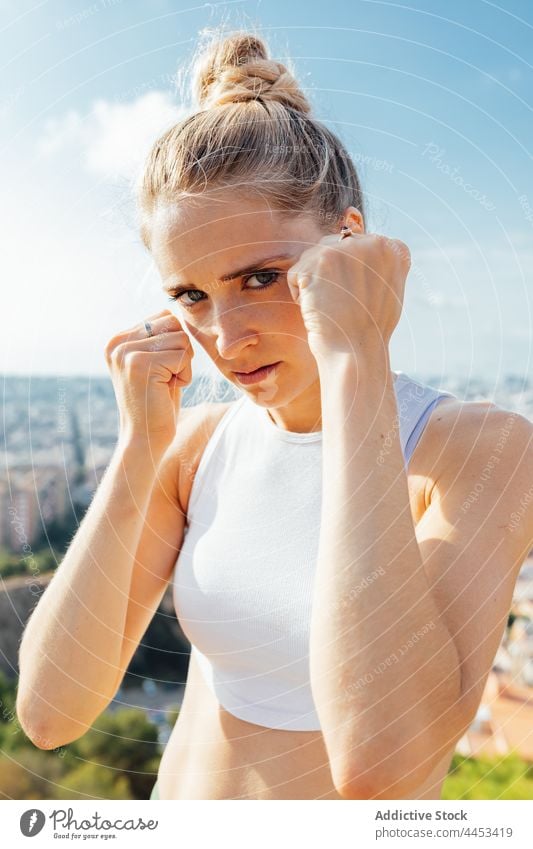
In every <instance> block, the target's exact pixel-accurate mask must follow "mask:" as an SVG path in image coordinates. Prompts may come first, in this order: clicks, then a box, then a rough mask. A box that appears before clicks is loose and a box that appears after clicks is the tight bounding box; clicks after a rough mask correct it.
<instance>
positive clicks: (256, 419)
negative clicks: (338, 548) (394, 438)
mask: <svg viewBox="0 0 533 849" xmlns="http://www.w3.org/2000/svg"><path fill="white" fill-rule="evenodd" d="M393 377H394V378H395V383H394V390H395V393H396V401H397V407H398V417H399V436H400V444H401V448H402V451H403V454H404V459H405V463H406V466H407V463H408V461H409V458H410V456H411V453H412V451H413V450H414V447H415V445H416V443H417V441H418V439H419V437H420V434H421V433H422V430H423V428H424V426H425V424H426V421H427V419H428V417H429V414H430V413H431V411H432V409H433V407H434V406H435V405H436V404H437V403H438V402H439V400H440V399H441V398H443V397H455V396H453V395H452V394H451V393H450V392H444V391H439V390H437V389H434V388H433V387H431V386H429V385H427V384H422V383H419V382H418V381H415V380H412V379H411V378H409V377H408V376H407V375H406V374H404V373H403V372H393ZM321 458H322V432H321V431H319V432H315V433H293V432H291V431H286V430H283V429H282V428H280V427H278V426H277V425H276V424H275V423H274V422H273V421H272V419H271V418H270V416H269V414H268V412H267V410H266V408H264V407H260V406H258V405H257V404H255V403H254V402H253V401H252V400H251V399H250V398H249V397H248V396H247V395H243V396H242V397H241V398H239V399H238V400H237V401H235V402H234V403H233V404H232V405H231V407H229V409H228V410H227V412H226V413H225V414H224V416H223V417H222V419H221V420H220V421H219V423H218V425H217V427H216V429H215V431H214V433H213V434H212V436H211V438H210V440H209V442H208V443H207V446H206V448H205V450H204V453H203V455H202V457H201V460H200V462H199V465H198V469H197V472H196V476H195V479H194V482H193V485H192V489H191V494H190V499H189V509H188V522H187V526H186V528H185V535H184V540H183V544H182V548H181V550H180V554H179V557H178V559H177V561H176V565H175V568H174V573H173V579H172V581H173V597H174V604H175V608H176V615H177V618H178V621H179V623H180V625H181V628H182V630H183V632H184V634H185V635H186V637H187V638H188V639H189V640H190V642H191V654H194V655H195V657H196V659H197V661H198V663H199V666H200V669H201V670H202V674H203V675H204V677H205V680H206V682H207V684H208V686H209V687H210V688H211V690H212V691H213V693H214V694H215V696H216V698H217V700H218V702H219V704H221V705H222V707H223V708H225V710H227V711H229V712H230V713H232V714H233V715H234V716H236V717H238V718H240V719H243V720H246V721H247V722H253V723H255V724H257V725H262V726H266V727H268V728H278V729H284V730H291V731H317V730H320V722H319V719H318V715H317V713H316V710H315V705H314V701H313V697H312V693H311V685H310V680H309V636H310V616H311V600H312V592H313V575H314V572H315V567H316V559H317V552H318V535H319V530H320V512H321V500H322V492H321V484H322V465H321Z"/></svg>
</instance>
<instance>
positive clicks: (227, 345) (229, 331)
mask: <svg viewBox="0 0 533 849" xmlns="http://www.w3.org/2000/svg"><path fill="white" fill-rule="evenodd" d="M254 316H255V318H257V312H256V311H255V310H253V309H246V307H243V306H242V305H241V306H239V307H234V308H231V307H230V308H229V309H226V310H224V311H221V312H218V313H217V314H216V316H215V318H214V321H213V324H212V333H213V335H214V336H215V338H216V343H215V344H216V349H217V351H218V353H219V356H220V357H222V358H223V359H225V360H231V359H236V358H238V357H239V356H240V353H241V351H242V350H243V349H244V348H247V347H248V346H249V345H257V344H258V342H259V339H260V336H261V332H260V330H259V328H258V323H257V321H255V319H254Z"/></svg>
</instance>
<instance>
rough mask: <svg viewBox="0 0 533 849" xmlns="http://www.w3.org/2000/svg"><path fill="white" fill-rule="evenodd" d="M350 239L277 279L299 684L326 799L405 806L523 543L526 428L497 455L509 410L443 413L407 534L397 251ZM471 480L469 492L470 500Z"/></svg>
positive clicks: (459, 701) (504, 598)
mask: <svg viewBox="0 0 533 849" xmlns="http://www.w3.org/2000/svg"><path fill="white" fill-rule="evenodd" d="M360 239H361V241H359V243H357V241H352V239H351V238H349V239H346V240H344V241H343V242H342V249H340V248H337V247H336V246H335V245H333V244H331V237H326V238H325V239H324V240H323V241H324V242H325V243H326V245H329V244H331V248H328V247H327V248H326V250H325V251H320V252H319V253H318V254H317V253H316V250H317V249H316V248H314V249H312V250H310V251H309V252H306V255H304V256H303V257H302V258H301V259H300V262H299V264H298V265H297V266H296V267H293V270H292V271H291V277H290V280H289V284H290V285H291V286H292V287H293V297H294V298H295V300H297V302H299V303H300V306H301V309H302V314H303V315H304V320H305V322H306V326H307V329H308V335H309V339H310V345H311V348H312V350H313V353H314V354H315V358H316V360H317V363H318V370H319V375H320V384H321V403H322V431H323V460H322V470H323V475H322V517H321V528H320V537H319V551H318V562H317V571H316V575H315V585H314V596H313V609H312V617H311V640H310V676H311V687H312V692H313V697H314V701H315V705H316V708H317V712H318V715H319V718H320V722H321V727H322V732H323V735H324V741H325V745H326V749H327V752H328V757H329V761H330V767H331V772H332V777H333V780H334V783H335V786H336V788H337V790H338V792H339V793H340V795H341V796H343V797H344V798H347V799H361V798H388V799H390V798H406V797H407V796H408V794H409V793H410V792H411V791H413V790H415V789H416V788H417V787H419V786H420V785H421V784H422V782H423V781H424V780H425V779H426V778H427V777H428V776H429V775H430V774H431V772H432V770H433V769H434V768H435V765H436V764H437V763H438V762H439V761H441V760H442V758H443V756H444V755H445V754H446V751H449V750H450V748H451V747H453V746H454V744H455V743H456V742H457V741H458V740H459V739H460V737H461V736H462V735H463V734H464V732H465V731H466V730H467V728H468V726H469V725H470V723H471V722H472V720H473V718H474V715H475V713H476V710H477V707H478V704H479V700H480V697H481V694H482V691H483V687H484V683H485V680H486V677H487V675H488V672H489V670H490V667H491V664H492V661H493V658H494V654H495V652H496V650H497V647H498V645H499V643H500V641H501V638H502V635H503V630H504V628H505V623H506V621H507V614H508V611H509V607H510V604H511V602H512V592H513V588H514V584H515V581H516V577H517V574H518V570H519V568H520V565H521V563H522V562H523V560H524V558H525V557H526V555H527V553H528V550H529V548H530V547H531V545H532V544H533V488H532V497H531V499H530V502H531V507H529V508H528V509H527V510H526V511H522V512H523V515H522V517H521V522H519V523H518V524H517V527H516V528H513V529H511V527H510V522H511V521H512V520H511V516H512V514H513V511H516V508H517V506H518V505H519V503H520V500H521V496H523V493H524V492H525V491H526V490H527V486H530V487H531V484H532V483H533V436H532V434H533V426H532V425H531V423H530V422H528V420H526V419H525V418H523V417H521V416H513V426H512V428H511V430H512V434H511V435H510V436H509V437H508V438H507V439H505V440H504V444H503V446H502V447H501V450H500V451H499V453H498V451H497V447H496V446H497V444H498V439H499V434H500V431H502V430H503V429H504V420H505V421H507V420H508V418H509V414H508V413H507V412H506V411H503V410H499V409H498V408H497V407H495V406H494V405H488V406H489V408H490V409H489V410H487V405H483V404H478V405H472V404H470V405H468V404H466V405H461V404H460V403H458V405H457V406H458V407H460V408H461V407H462V408H463V412H462V413H461V414H460V415H459V416H458V420H457V422H456V424H457V427H456V428H454V427H450V419H448V427H449V428H450V430H453V429H455V431H456V435H455V437H454V438H453V439H452V440H450V439H449V436H450V432H448V433H444V432H443V439H442V445H443V446H444V447H445V449H446V450H444V448H443V451H444V454H442V452H441V455H442V456H440V457H439V461H438V467H437V468H436V469H435V475H434V479H433V480H432V482H431V483H432V485H431V486H430V487H428V489H429V492H428V501H429V502H430V503H429V504H428V507H427V509H426V511H425V513H424V515H423V517H422V519H421V520H420V522H418V524H417V526H416V528H415V525H414V521H413V518H412V514H411V508H410V500H409V491H408V483H407V474H406V470H405V466H404V457H403V453H402V449H401V446H400V442H399V434H398V432H397V429H398V410H397V405H396V398H395V391H394V385H393V379H392V374H391V372H390V364H389V354H388V342H389V339H390V335H391V333H392V329H393V328H394V326H395V324H396V322H397V319H398V317H399V314H400V309H399V308H398V303H399V304H400V308H401V302H402V299H403V281H404V279H405V275H406V273H407V270H406V268H405V263H403V265H402V257H403V258H404V259H405V254H404V253H403V252H402V251H401V250H398V248H397V247H395V246H397V245H400V246H402V243H398V242H393V243H392V246H393V251H392V252H393V254H395V256H390V254H388V259H387V260H386V261H383V257H384V254H385V255H387V252H388V251H389V247H390V244H389V246H387V244H386V243H385V242H386V240H385V242H384V241H383V240H382V239H378V244H377V245H376V242H375V241H374V243H373V244H372V238H371V237H366V236H365V237H360ZM363 239H364V240H365V241H363ZM376 247H377V248H378V251H377V255H376V251H375V250H374V249H375V248H376ZM361 256H362V260H360V261H359V262H357V263H356V264H355V266H354V263H353V260H354V259H355V260H357V258H358V257H359V258H361ZM380 257H381V259H380ZM350 259H352V263H351V266H350V263H349V261H350ZM398 260H400V262H399V264H398ZM313 269H314V270H313ZM350 269H351V270H350ZM369 269H370V271H369ZM372 275H373V276H372ZM376 276H377V278H378V280H376ZM302 282H303V286H302V285H301V284H302ZM343 299H344V300H343ZM332 302H333V303H334V307H333V308H329V307H328V304H331V303H332ZM332 315H333V321H332ZM377 329H379V331H380V332H376V330H377ZM347 339H348V340H350V339H351V340H355V341H352V342H351V343H350V345H346V340H347ZM453 406H455V405H453ZM442 419H443V420H444V415H443V416H442ZM500 442H501V439H500ZM490 457H493V458H494V457H497V459H496V460H493V462H492V464H491V466H490V474H489V475H488V478H487V475H483V472H484V468H485V467H486V466H487V461H488V460H489V458H490ZM482 475H483V478H484V481H483V491H482V496H483V497H479V498H478V499H477V501H475V503H473V504H470V503H469V493H470V492H472V491H476V492H477V491H478V490H479V488H478V487H476V483H477V482H478V481H479V479H480V477H481V476H482ZM523 500H524V499H523V498H522V501H523ZM466 505H468V507H467V506H466Z"/></svg>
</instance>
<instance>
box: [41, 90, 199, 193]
mask: <svg viewBox="0 0 533 849" xmlns="http://www.w3.org/2000/svg"><path fill="white" fill-rule="evenodd" d="M184 114H185V112H184V110H180V109H179V108H178V107H177V106H176V105H175V104H174V103H173V102H172V97H171V95H170V94H169V93H167V92H164V91H151V92H148V93H147V94H143V95H142V96H141V97H138V98H137V99H136V100H133V101H132V102H131V103H113V102H111V101H107V100H103V99H99V100H96V101H95V102H94V103H93V105H92V107H91V109H90V111H89V113H88V114H87V115H82V114H81V113H80V112H77V111H71V112H68V113H67V114H65V115H64V116H62V117H60V118H55V119H52V120H49V121H47V122H46V124H45V127H44V131H43V135H42V137H41V140H40V141H39V143H38V151H39V152H40V153H41V154H42V155H45V156H54V155H56V154H57V153H59V152H61V153H63V152H65V151H67V150H72V149H78V150H80V151H81V154H82V162H83V163H84V165H85V167H86V168H87V170H88V171H89V172H90V173H92V174H95V175H97V176H101V177H113V178H115V177H125V178H127V179H130V178H131V177H132V176H133V175H134V174H135V173H136V172H137V171H138V169H139V167H140V165H141V163H142V161H143V159H144V157H145V156H146V155H147V153H148V151H149V149H150V147H151V145H152V144H153V142H154V141H155V140H156V138H158V136H159V135H160V134H161V133H163V132H164V131H165V130H166V129H168V128H169V127H170V126H171V125H172V124H174V123H176V122H177V121H179V120H180V119H181V118H182V117H183V116H184Z"/></svg>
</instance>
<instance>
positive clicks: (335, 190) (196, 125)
mask: <svg viewBox="0 0 533 849" xmlns="http://www.w3.org/2000/svg"><path fill="white" fill-rule="evenodd" d="M192 93H193V98H194V103H195V106H196V108H195V110H194V111H193V112H192V114H190V115H189V116H188V117H186V118H185V119H184V120H182V121H180V122H178V123H177V124H175V125H174V126H173V127H171V128H170V129H169V130H167V131H166V132H165V133H164V134H163V135H162V136H161V137H160V138H159V139H158V140H157V141H156V142H155V144H154V145H153V147H152V149H151V151H150V153H149V155H148V158H147V160H146V163H145V168H144V172H143V174H142V175H141V180H140V183H139V189H138V205H139V212H140V229H141V236H142V239H143V242H144V244H145V246H146V247H147V248H148V249H150V220H151V217H152V214H153V212H154V209H155V208H156V205H157V204H158V203H176V202H179V200H180V198H184V197H193V196H198V195H201V194H203V193H204V192H206V191H209V192H210V193H211V191H212V190H215V191H216V190H219V189H221V190H222V189H225V188H228V187H231V188H232V190H233V192H234V193H236V194H238V195H241V196H248V195H250V194H252V193H254V192H256V193H258V194H260V196H261V197H263V198H264V199H266V200H267V201H268V203H269V205H270V207H271V208H273V209H275V210H276V211H278V212H279V213H282V214H287V215H294V214H298V213H307V214H314V215H315V216H316V217H317V219H318V221H319V222H320V223H321V225H322V226H324V228H325V229H326V230H332V231H333V230H334V229H335V228H338V226H339V223H340V219H341V216H342V214H343V212H344V210H345V209H346V207H348V206H355V207H356V208H357V209H358V210H359V211H360V213H361V215H362V216H363V220H364V217H365V212H364V208H363V207H364V201H363V196H362V192H361V187H360V184H359V178H358V176H357V171H356V169H355V166H354V164H353V162H352V161H351V159H350V156H349V155H348V153H347V151H346V150H345V148H344V146H343V145H342V143H341V142H340V140H339V139H338V138H337V137H336V136H335V135H334V134H333V133H332V132H331V131H330V130H329V129H327V127H325V126H324V125H323V124H322V123H321V122H320V121H318V120H317V119H316V118H314V117H312V116H311V106H310V104H309V102H308V100H307V98H306V97H305V95H304V93H303V92H302V91H301V89H300V87H299V85H298V83H297V82H296V80H295V78H294V76H293V74H292V73H291V72H290V71H289V70H288V68H287V67H286V66H285V65H283V64H282V63H281V62H277V61H275V60H273V59H271V58H270V57H269V54H268V49H267V46H266V44H265V42H264V40H263V39H262V38H259V37H258V36H256V35H253V34H251V33H247V32H237V33H233V34H231V35H227V36H225V37H220V35H218V37H217V36H216V35H215V37H214V38H213V39H212V41H211V43H210V44H208V45H207V47H206V48H205V49H204V50H203V51H202V52H201V53H200V54H199V56H198V58H197V60H196V62H195V64H194V66H193V75H192Z"/></svg>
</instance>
